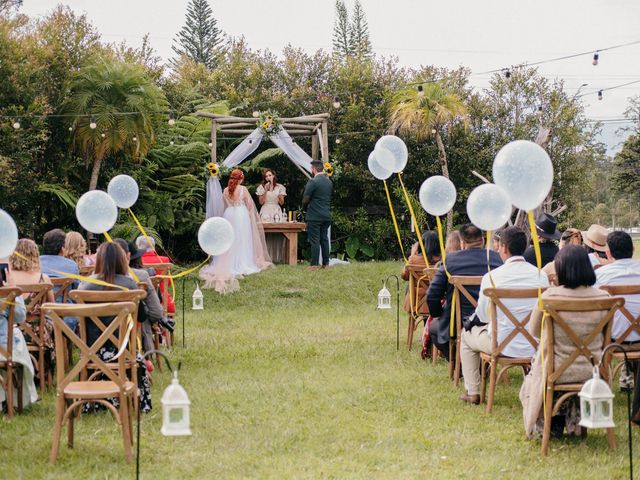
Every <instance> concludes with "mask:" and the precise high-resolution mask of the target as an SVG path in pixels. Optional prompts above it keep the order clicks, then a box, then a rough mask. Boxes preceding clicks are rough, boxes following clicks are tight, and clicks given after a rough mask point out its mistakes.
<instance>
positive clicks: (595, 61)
mask: <svg viewBox="0 0 640 480" xmlns="http://www.w3.org/2000/svg"><path fill="white" fill-rule="evenodd" d="M599 58H600V55H598V52H596V53H594V54H593V60H592V61H591V65H593V66H594V67H595V66H596V65H598V59H599Z"/></svg>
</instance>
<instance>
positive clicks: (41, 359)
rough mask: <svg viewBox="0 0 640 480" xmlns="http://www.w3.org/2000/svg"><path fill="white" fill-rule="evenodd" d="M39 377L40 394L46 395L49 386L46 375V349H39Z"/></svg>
mask: <svg viewBox="0 0 640 480" xmlns="http://www.w3.org/2000/svg"><path fill="white" fill-rule="evenodd" d="M38 377H39V379H40V395H42V396H43V397H44V391H45V390H46V388H47V379H46V378H45V376H44V349H43V348H40V349H39V350H38Z"/></svg>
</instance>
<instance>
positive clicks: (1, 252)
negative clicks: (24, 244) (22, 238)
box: [0, 209, 18, 258]
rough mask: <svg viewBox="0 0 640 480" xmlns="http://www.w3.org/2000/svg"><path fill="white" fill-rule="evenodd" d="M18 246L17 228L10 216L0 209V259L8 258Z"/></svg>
mask: <svg viewBox="0 0 640 480" xmlns="http://www.w3.org/2000/svg"><path fill="white" fill-rule="evenodd" d="M17 244H18V227H16V222H14V221H13V218H11V215H9V214H8V213H7V212H5V211H4V210H2V209H0V258H5V257H8V256H9V255H11V254H12V253H13V251H14V250H15V249H16V245H17Z"/></svg>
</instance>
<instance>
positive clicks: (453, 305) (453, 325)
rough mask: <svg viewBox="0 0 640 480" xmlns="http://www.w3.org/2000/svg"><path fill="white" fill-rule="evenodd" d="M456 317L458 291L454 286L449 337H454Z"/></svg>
mask: <svg viewBox="0 0 640 480" xmlns="http://www.w3.org/2000/svg"><path fill="white" fill-rule="evenodd" d="M445 272H446V270H445ZM455 318H456V291H455V287H454V289H453V294H452V295H451V314H450V315H449V338H453V331H454V330H455V321H454V319H455ZM449 361H451V359H449Z"/></svg>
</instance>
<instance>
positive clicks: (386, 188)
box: [289, 180, 409, 264]
mask: <svg viewBox="0 0 640 480" xmlns="http://www.w3.org/2000/svg"><path fill="white" fill-rule="evenodd" d="M382 183H384V191H385V193H386V194H387V203H389V212H391V219H392V220H393V228H395V230H396V237H398V245H400V252H401V253H402V258H404V263H405V264H407V263H409V261H408V260H407V257H406V255H405V254H404V247H403V246H402V237H401V236H400V229H399V228H398V221H397V220H396V213H395V212H394V211H393V204H392V203H391V195H389V187H388V186H387V181H386V180H383V181H382ZM289 213H291V212H289Z"/></svg>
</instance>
